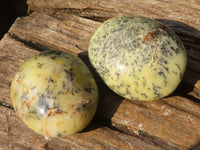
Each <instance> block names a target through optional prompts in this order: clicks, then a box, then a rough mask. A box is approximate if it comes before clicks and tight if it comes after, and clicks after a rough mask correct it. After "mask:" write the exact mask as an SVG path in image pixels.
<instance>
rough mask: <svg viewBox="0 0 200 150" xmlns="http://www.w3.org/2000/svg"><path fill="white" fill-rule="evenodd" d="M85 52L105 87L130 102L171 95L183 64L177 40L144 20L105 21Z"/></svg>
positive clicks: (162, 27)
mask: <svg viewBox="0 0 200 150" xmlns="http://www.w3.org/2000/svg"><path fill="white" fill-rule="evenodd" d="M88 51H89V59H90V62H91V64H92V65H93V67H94V68H95V69H96V71H97V72H98V74H99V75H100V76H101V78H102V79H103V80H104V82H105V83H106V84H107V85H108V87H110V88H111V89H112V90H113V91H114V92H116V93H117V94H119V95H121V96H123V97H124V98H127V99H131V100H155V99H159V98H162V97H165V96H167V95H169V94H170V93H172V92H173V91H174V90H175V89H176V88H177V86H178V85H179V83H180V82H181V80H182V77H183V74H184V71H185V68H186V62H187V57H186V50H185V48H184V46H183V44H182V42H181V40H180V39H179V37H178V36H177V35H176V34H175V33H174V32H173V31H172V30H171V29H170V28H169V27H167V26H165V25H163V24H162V23H160V22H158V21H155V20H151V19H148V18H144V17H125V16H122V17H115V18H112V19H110V20H107V21H106V22H104V23H103V24H102V25H101V26H100V27H99V28H98V29H97V30H96V31H95V33H94V35H93V36H92V38H91V40H90V45H89V50H88Z"/></svg>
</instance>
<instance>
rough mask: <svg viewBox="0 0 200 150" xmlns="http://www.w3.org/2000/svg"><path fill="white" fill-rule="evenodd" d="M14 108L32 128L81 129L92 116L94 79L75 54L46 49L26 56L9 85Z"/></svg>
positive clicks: (62, 132) (47, 132)
mask: <svg viewBox="0 0 200 150" xmlns="http://www.w3.org/2000/svg"><path fill="white" fill-rule="evenodd" d="M11 100H12V103H13V106H14V109H15V110H16V112H17V113H18V114H19V116H20V118H21V119H22V120H23V121H24V122H25V124H26V125H27V126H28V127H30V128H31V129H32V130H34V131H35V132H37V133H39V134H41V135H44V136H50V137H65V136H67V135H70V134H74V133H76V132H79V131H81V130H82V129H83V128H85V127H86V126H87V125H88V123H89V122H90V121H91V119H92V118H93V116H94V114H95V111H96V108H97V103H98V90H97V86H96V83H95V81H94V79H93V77H92V75H91V73H90V72H89V70H88V68H87V67H86V65H85V64H84V63H83V62H82V61H81V60H80V59H79V58H77V57H76V56H73V55H71V54H69V53H65V52H59V51H46V52H42V53H39V54H37V55H35V56H33V57H32V58H30V59H29V60H27V61H26V62H25V63H24V64H23V65H22V66H21V68H20V69H19V71H18V72H17V73H16V75H15V77H14V79H13V81H12V85H11Z"/></svg>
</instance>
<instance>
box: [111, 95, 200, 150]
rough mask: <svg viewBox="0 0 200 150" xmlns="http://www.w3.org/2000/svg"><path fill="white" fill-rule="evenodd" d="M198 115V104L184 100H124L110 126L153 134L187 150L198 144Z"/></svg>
mask: <svg viewBox="0 0 200 150" xmlns="http://www.w3.org/2000/svg"><path fill="white" fill-rule="evenodd" d="M199 112H200V105H196V103H193V102H191V101H190V100H188V99H185V98H183V97H170V98H166V99H161V100H158V101H154V102H147V103H146V102H135V101H133V102H132V103H131V102H129V101H125V100H124V101H122V103H121V104H120V105H119V107H118V109H117V111H116V112H115V114H114V116H113V117H112V124H113V126H116V127H118V128H122V130H123V129H126V130H127V129H128V131H129V133H130V132H132V133H136V134H143V133H144V134H148V135H153V136H156V137H158V138H160V139H162V140H163V141H165V142H171V143H174V144H176V145H179V146H181V148H190V147H191V146H192V145H195V144H196V143H198V142H199V141H200V113H199ZM122 118H123V119H122ZM175 147H176V146H175Z"/></svg>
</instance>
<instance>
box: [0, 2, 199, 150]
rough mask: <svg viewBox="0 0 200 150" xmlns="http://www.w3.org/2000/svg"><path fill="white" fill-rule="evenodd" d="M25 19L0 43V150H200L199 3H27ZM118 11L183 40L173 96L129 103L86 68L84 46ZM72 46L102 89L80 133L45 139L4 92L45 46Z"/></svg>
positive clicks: (67, 47)
mask: <svg viewBox="0 0 200 150" xmlns="http://www.w3.org/2000/svg"><path fill="white" fill-rule="evenodd" d="M27 3H28V4H29V12H30V13H31V14H29V16H26V17H22V18H18V19H17V20H16V21H15V23H14V24H13V25H12V27H11V28H10V30H9V32H8V33H7V34H6V35H5V36H4V38H3V39H2V40H1V41H0V150H1V149H20V150H21V149H22V150H23V149H35V150H38V149H42V150H57V149H61V150H63V149H136V150H137V149H139V150H143V149H145V150H146V149H147V150H152V149H153V150H154V149H158V150H160V149H167V150H176V149H180V150H188V149H194V150H199V149H200V15H199V14H200V2H199V0H190V1H186V0H183V1H176V2H175V1H172V0H152V1H151V3H150V2H149V1H137V0H136V1H129V0H125V1H121V0H109V1H102V0H94V1H90V0H84V1H81V0H78V1H77V0H76V1H75V0H68V1H64V0H61V1H56V0H43V1H41V0H28V1H27ZM116 15H139V16H146V17H149V18H154V19H158V20H159V21H161V22H163V23H164V24H166V25H168V26H170V27H171V28H172V29H173V30H174V31H175V32H176V33H177V34H178V35H179V37H180V38H181V39H182V41H183V43H184V45H185V47H186V49H187V54H188V64H187V69H186V73H185V76H184V80H183V82H182V83H181V84H180V86H179V87H178V88H177V90H176V91H175V92H173V93H172V94H171V95H170V96H168V97H166V98H163V99H160V100H157V101H153V102H139V101H129V100H126V99H123V98H122V97H120V96H118V95H116V94H115V93H113V92H112V91H111V90H109V89H108V88H107V87H106V85H105V84H104V83H103V82H102V81H101V79H100V78H99V76H98V75H97V74H96V73H95V71H94V69H93V68H92V67H91V65H90V63H89V60H88V57H87V48H88V45H89V40H90V38H91V36H92V34H93V33H94V31H95V30H96V29H97V28H98V26H99V25H101V23H102V22H103V21H104V20H106V19H108V18H111V17H113V16H116ZM51 49H53V50H61V51H69V52H71V53H73V54H74V55H77V56H78V57H80V58H81V59H82V60H83V61H84V62H85V63H86V64H87V66H88V67H89V69H90V70H91V72H92V73H93V75H94V77H95V79H96V81H97V84H98V87H99V92H100V98H99V105H98V110H97V113H96V115H95V118H94V120H93V121H92V122H91V124H90V125H89V126H88V127H87V128H86V129H85V130H84V131H83V132H81V133H79V134H76V135H72V136H69V137H67V138H66V139H57V138H50V139H49V140H47V139H45V138H44V137H42V136H40V135H37V134H36V133H34V132H32V131H31V130H30V129H28V128H27V127H26V126H25V125H24V123H23V122H22V121H21V120H20V119H19V117H18V116H17V115H16V113H15V112H14V110H13V107H12V104H11V101H10V96H9V92H10V91H9V90H10V84H11V80H12V78H13V76H14V74H15V73H16V71H17V69H18V68H19V66H20V65H21V64H22V63H23V62H24V61H26V60H27V59H28V58H30V57H31V56H33V55H35V54H37V53H39V52H41V51H44V50H51Z"/></svg>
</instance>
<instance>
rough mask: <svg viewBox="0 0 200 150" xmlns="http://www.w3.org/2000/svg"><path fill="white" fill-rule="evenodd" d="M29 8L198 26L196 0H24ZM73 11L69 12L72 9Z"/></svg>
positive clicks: (32, 9) (31, 9)
mask: <svg viewBox="0 0 200 150" xmlns="http://www.w3.org/2000/svg"><path fill="white" fill-rule="evenodd" d="M27 4H28V6H29V12H32V11H38V10H45V9H57V10H58V9H66V8H71V9H73V10H74V9H77V11H75V12H76V13H77V14H79V15H81V16H84V17H91V18H95V17H96V18H110V17H113V16H116V15H139V16H146V17H150V18H154V19H173V20H177V21H180V22H183V23H185V24H188V25H190V26H192V27H195V28H197V29H200V17H199V14H200V1H199V0H184V1H174V0H151V2H149V1H148V0H143V1H140V0H134V1H131V0H109V1H108V0H93V1H91V0H84V1H81V0H78V1H77V0H68V1H65V0H60V1H57V0H43V1H41V0H28V1H27ZM75 12H74V11H73V13H75Z"/></svg>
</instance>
